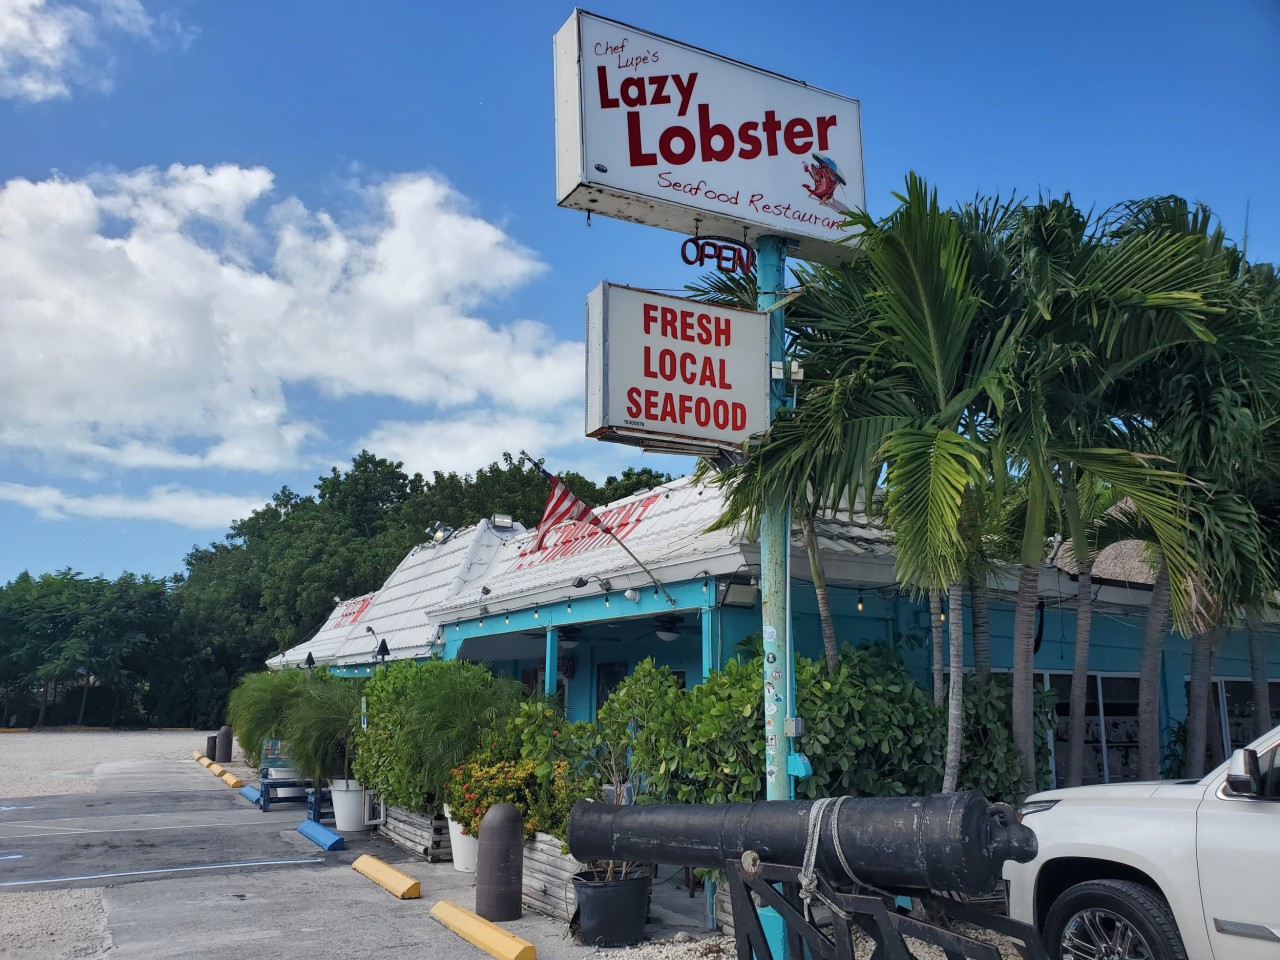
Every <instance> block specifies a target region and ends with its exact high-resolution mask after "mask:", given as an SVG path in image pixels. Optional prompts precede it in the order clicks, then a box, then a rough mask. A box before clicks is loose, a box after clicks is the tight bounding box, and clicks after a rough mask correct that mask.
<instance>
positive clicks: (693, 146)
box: [658, 126, 698, 164]
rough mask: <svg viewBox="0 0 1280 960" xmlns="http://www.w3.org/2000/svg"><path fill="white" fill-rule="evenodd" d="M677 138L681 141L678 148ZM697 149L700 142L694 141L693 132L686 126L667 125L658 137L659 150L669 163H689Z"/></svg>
mask: <svg viewBox="0 0 1280 960" xmlns="http://www.w3.org/2000/svg"><path fill="white" fill-rule="evenodd" d="M677 140H679V141H680V147H679V148H678V149H677V148H676V146H675V143H676V141H677ZM697 149H698V144H697V143H696V142H695V141H694V138H693V134H692V133H690V132H689V131H688V130H686V129H685V128H684V127H675V126H672V127H667V129H665V130H663V131H662V135H661V136H659V137H658V151H659V152H660V153H661V154H662V159H663V160H666V161H667V163H671V164H681V163H688V162H689V161H690V160H692V159H693V155H694V153H696V152H697Z"/></svg>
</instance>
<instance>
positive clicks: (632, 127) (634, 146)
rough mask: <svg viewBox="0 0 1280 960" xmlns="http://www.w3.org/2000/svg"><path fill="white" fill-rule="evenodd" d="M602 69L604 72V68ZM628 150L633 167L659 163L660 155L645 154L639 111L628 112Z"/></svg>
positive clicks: (650, 165) (615, 103)
mask: <svg viewBox="0 0 1280 960" xmlns="http://www.w3.org/2000/svg"><path fill="white" fill-rule="evenodd" d="M600 69H601V70H604V67H601V68H600ZM614 106H617V101H614ZM627 149H628V151H629V152H630V160H631V165H632V166H633V167H652V166H656V165H657V163H658V155H657V154H656V153H645V152H644V147H643V146H641V144H640V112H639V111H638V110H628V111H627Z"/></svg>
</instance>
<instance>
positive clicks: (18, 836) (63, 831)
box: [0, 817, 305, 840]
mask: <svg viewBox="0 0 1280 960" xmlns="http://www.w3.org/2000/svg"><path fill="white" fill-rule="evenodd" d="M294 819H296V818H294V817H280V818H279V819H271V820H258V821H256V822H250V823H248V824H247V825H248V826H258V825H263V826H270V825H272V824H275V823H281V822H285V821H289V822H291V821H292V820H294ZM304 819H305V818H304ZM245 825H246V824H244V823H175V824H170V825H169V826H167V827H113V828H111V829H102V830H89V829H87V828H77V827H46V828H44V831H45V832H43V833H5V832H4V830H3V829H0V840H24V839H30V838H31V837H70V836H75V835H77V834H81V833H151V832H152V831H155V830H192V829H195V828H197V827H199V828H204V827H241V826H245ZM24 826H31V827H35V828H36V829H40V827H39V825H38V824H24ZM2 827H3V824H0V828H2ZM55 830H56V831H58V832H57V833H54V832H52V831H55Z"/></svg>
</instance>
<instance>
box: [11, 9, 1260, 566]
mask: <svg viewBox="0 0 1280 960" xmlns="http://www.w3.org/2000/svg"><path fill="white" fill-rule="evenodd" d="M589 9H591V10H592V12H595V13H599V14H601V15H604V16H607V17H613V18H615V19H618V20H622V21H624V22H627V23H631V24H633V25H635V26H637V27H639V28H641V29H646V30H650V31H652V32H655V33H659V34H664V35H666V36H669V37H672V38H674V39H678V40H682V41H684V42H686V43H690V44H693V45H697V46H701V47H705V48H707V49H710V50H713V51H715V52H717V53H722V54H725V55H727V56H730V57H734V58H736V59H739V60H742V61H745V62H748V63H751V64H754V65H757V66H760V67H763V68H766V69H769V70H773V71H776V72H779V73H783V74H786V75H789V76H793V77H796V78H798V79H802V80H804V81H806V82H809V83H812V84H815V85H817V86H820V87H824V88H826V89H829V90H832V91H835V92H838V93H841V94H845V95H847V96H851V97H855V98H857V99H859V100H860V101H861V104H862V121H863V131H862V132H863V150H864V166H865V175H866V185H867V201H868V206H869V208H870V210H871V212H872V213H874V214H884V213H886V212H888V210H889V209H890V208H891V205H892V197H891V193H892V191H894V190H896V189H898V188H899V187H900V185H901V184H902V181H903V178H904V176H905V175H906V173H907V172H908V171H909V170H916V171H919V172H920V173H922V174H923V175H924V176H925V177H927V178H928V179H929V180H930V181H931V182H932V183H933V184H935V185H936V186H937V187H938V189H939V191H940V194H941V195H942V197H943V198H944V199H946V200H959V199H964V198H967V197H970V196H972V195H973V194H975V193H978V192H994V191H1001V192H1004V193H1008V192H1011V191H1018V192H1021V193H1024V194H1032V195H1034V194H1036V193H1038V192H1040V191H1047V192H1052V193H1062V192H1066V191H1069V192H1070V193H1071V194H1072V196H1073V197H1074V198H1076V200H1077V201H1078V202H1080V203H1081V204H1082V205H1085V206H1096V207H1099V208H1102V207H1106V206H1108V205H1110V204H1112V203H1115V202H1117V201H1120V200H1125V199H1131V198H1136V197H1140V196H1146V195H1152V194H1161V193H1179V194H1182V195H1184V196H1186V197H1188V198H1190V199H1193V200H1200V201H1204V202H1206V203H1208V204H1209V205H1210V206H1212V207H1213V209H1214V210H1215V211H1216V212H1217V213H1218V214H1219V216H1220V217H1221V218H1222V219H1223V221H1224V223H1225V226H1226V228H1227V231H1228V233H1229V234H1230V235H1232V236H1233V237H1235V238H1237V239H1238V238H1240V237H1241V236H1242V234H1243V232H1244V226H1245V211H1246V208H1247V209H1248V210H1249V254H1250V257H1251V258H1252V259H1257V260H1270V261H1273V262H1275V261H1280V185H1277V173H1276V171H1277V169H1280V163H1278V159H1280V122H1278V121H1280V116H1278V112H1280V111H1278V110H1277V93H1278V92H1280V3H1277V2H1276V0H1241V2H1239V3H1234V4H1205V3H1203V2H1199V3H1190V2H1159V3H1157V2H1145V0H1142V2H1139V0H1134V2H1129V3H1113V2H1109V3H1072V4H1065V3H1051V4H1027V3H1014V2H1008V3H982V2H975V3H968V4H956V3H933V2H917V3H912V4H832V5H825V6H824V5H818V4H803V5H796V6H794V7H793V8H791V12H788V11H787V9H786V8H784V7H782V6H780V5H778V4H773V3H764V2H753V0H748V2H740V3H737V4H733V5H725V4H690V3H688V2H679V3H676V2H664V0H655V2H647V3H644V4H629V3H616V2H605V0H601V2H597V3H595V4H594V5H591V6H589ZM571 10H572V8H571V7H570V6H568V5H567V4H560V3H548V2H541V0H534V2H526V3H520V4H506V5H503V4H484V5H482V4H441V3H438V2H432V3H418V4H409V3H400V2H389V0H367V2H364V3H360V4H350V3H337V2H325V0H309V2H307V3H302V2H295V0H281V2H273V3H250V2H245V0H229V2H225V3H218V4H204V3H195V2H177V3H165V2H160V0H70V2H60V0H0V145H2V149H0V582H3V581H7V580H9V579H11V578H12V577H13V576H15V575H16V574H17V573H18V572H20V571H21V570H23V569H30V570H32V571H33V572H36V573H39V572H44V571H48V570H55V569H59V568H62V567H66V566H70V567H72V568H73V569H75V570H79V571H82V572H84V573H86V574H97V573H102V574H105V575H108V576H116V575H118V574H119V573H120V572H121V571H122V570H126V569H127V570H132V571H135V572H148V573H154V574H159V575H164V574H169V573H173V572H176V571H178V570H180V569H181V567H182V558H183V556H184V554H185V553H186V551H187V550H188V549H190V547H191V546H192V545H193V544H204V543H207V542H208V541H210V540H214V539H218V538H220V537H221V536H222V535H223V534H224V533H225V532H226V530H227V527H228V524H229V523H230V522H231V521H232V520H233V519H234V518H236V517H239V516H243V515H245V514H246V513H247V512H249V511H250V510H252V509H253V507H254V506H255V505H257V504H260V503H262V502H263V501H265V500H266V498H268V497H269V496H270V495H271V494H272V493H273V492H275V491H276V490H278V489H279V488H280V487H281V486H283V485H285V484H288V485H289V486H291V487H292V488H293V489H295V490H298V491H302V492H310V491H311V488H312V485H313V484H314V482H315V480H316V478H317V477H318V476H319V475H320V474H322V473H325V472H327V471H328V468H329V467H330V466H331V465H334V464H344V463H346V462H348V461H349V459H350V457H351V456H352V455H353V454H355V453H356V452H358V451H359V449H360V448H361V447H362V446H367V447H369V448H370V449H372V450H374V452H376V453H378V454H380V455H382V456H387V457H391V458H393V459H398V460H403V461H404V462H405V464H406V467H407V468H408V469H410V470H421V471H423V472H426V473H430V471H432V470H436V469H440V470H445V471H448V470H458V471H468V470H474V469H476V468H478V467H482V466H484V465H486V464H487V463H489V462H491V461H493V460H495V459H497V458H498V457H499V456H500V455H501V453H502V452H503V451H504V450H517V449H519V448H520V447H522V446H524V447H528V448H529V449H530V450H531V452H534V453H535V454H537V455H540V456H544V457H546V458H547V460H548V463H549V466H550V467H551V468H552V469H553V470H558V469H566V468H572V469H577V470H580V471H582V472H583V473H585V474H587V475H588V476H592V477H594V478H595V479H598V480H602V479H603V478H604V476H605V475H606V474H607V473H609V472H616V471H617V470H618V469H620V468H621V467H623V466H625V465H627V464H630V463H635V464H646V465H649V466H653V467H656V468H658V469H665V470H670V471H671V472H676V473H678V472H683V471H684V470H685V469H686V465H687V461H683V460H680V459H675V458H670V457H662V456H657V455H645V456H643V457H642V456H641V455H640V454H638V453H636V452H634V451H632V450H630V449H629V448H625V447H620V446H616V445H612V444H605V443H599V442H596V441H591V440H585V439H583V438H582V435H581V434H582V428H581V423H582V387H583V384H582V364H583V345H582V341H583V302H584V298H585V296H586V293H587V292H588V291H589V290H590V289H591V288H592V287H594V286H595V285H596V284H597V283H599V282H600V280H602V279H605V278H608V279H610V280H613V281H615V282H620V283H627V284H632V285H636V286H647V287H655V288H675V287H680V286H681V285H683V284H684V283H687V282H689V281H690V280H692V279H694V278H695V277H696V276H697V271H696V270H695V269H693V268H690V267H686V266H685V265H684V264H683V263H682V262H681V261H680V257H679V244H680V237H678V236H677V235H675V234H673V233H667V232H664V231H661V230H657V229H653V228H648V227H642V226H637V225H634V224H629V223H621V222H611V221H608V220H605V219H603V218H599V217H597V218H595V219H594V220H593V222H592V223H591V225H590V226H588V225H587V223H586V220H585V217H584V215H582V214H580V213H574V212H570V211H567V210H561V209H559V208H557V207H556V205H555V200H554V155H553V149H552V145H553V126H552V120H553V105H552V72H551V37H552V35H553V34H554V33H555V31H556V30H557V28H559V26H560V25H561V24H562V23H563V22H564V20H565V19H566V18H567V17H568V16H569V14H570V13H571Z"/></svg>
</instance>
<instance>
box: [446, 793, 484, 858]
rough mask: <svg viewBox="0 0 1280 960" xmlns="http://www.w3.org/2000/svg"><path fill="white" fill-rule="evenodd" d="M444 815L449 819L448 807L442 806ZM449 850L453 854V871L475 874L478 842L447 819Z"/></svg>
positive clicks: (451, 819)
mask: <svg viewBox="0 0 1280 960" xmlns="http://www.w3.org/2000/svg"><path fill="white" fill-rule="evenodd" d="M444 815H445V816H446V817H449V805H448V804H447V803H446V804H445V805H444ZM449 849H450V850H451V851H452V852H453V869H455V870H457V871H459V872H461V873H475V872H476V858H477V857H478V856H479V854H480V841H479V840H477V839H476V838H475V837H471V836H468V835H467V834H465V833H463V832H462V827H461V825H459V824H457V823H454V822H453V818H452V817H449Z"/></svg>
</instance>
